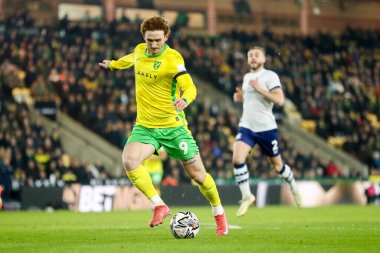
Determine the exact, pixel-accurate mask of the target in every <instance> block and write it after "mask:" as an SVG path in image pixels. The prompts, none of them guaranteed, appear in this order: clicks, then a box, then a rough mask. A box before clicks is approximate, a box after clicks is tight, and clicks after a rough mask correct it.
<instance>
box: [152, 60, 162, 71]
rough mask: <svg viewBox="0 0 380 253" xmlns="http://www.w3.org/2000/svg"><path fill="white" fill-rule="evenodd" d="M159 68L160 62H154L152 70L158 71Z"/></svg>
mask: <svg viewBox="0 0 380 253" xmlns="http://www.w3.org/2000/svg"><path fill="white" fill-rule="evenodd" d="M160 66H161V62H160V61H155V62H154V63H153V68H154V70H157V69H159V68H160Z"/></svg>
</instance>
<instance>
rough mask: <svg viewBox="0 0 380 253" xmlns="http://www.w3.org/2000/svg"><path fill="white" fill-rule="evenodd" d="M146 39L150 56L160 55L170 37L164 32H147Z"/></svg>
mask: <svg viewBox="0 0 380 253" xmlns="http://www.w3.org/2000/svg"><path fill="white" fill-rule="evenodd" d="M144 39H145V42H146V44H147V48H148V54H158V53H160V52H161V50H162V48H164V46H165V42H166V41H167V40H168V35H166V36H165V35H164V31H162V30H154V31H146V32H145V35H144Z"/></svg>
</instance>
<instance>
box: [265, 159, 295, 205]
mask: <svg viewBox="0 0 380 253" xmlns="http://www.w3.org/2000/svg"><path fill="white" fill-rule="evenodd" d="M269 162H270V164H271V165H272V168H273V169H274V170H275V171H276V172H277V173H278V174H279V175H280V177H282V178H283V179H284V180H285V181H286V182H287V183H288V184H289V186H290V191H291V192H292V194H293V197H294V200H295V202H296V204H297V206H298V207H300V206H301V204H302V203H301V197H300V195H299V192H298V189H297V185H296V181H295V179H294V175H293V172H292V170H291V169H290V167H289V166H288V165H287V164H284V163H283V162H282V158H281V155H277V156H274V157H269Z"/></svg>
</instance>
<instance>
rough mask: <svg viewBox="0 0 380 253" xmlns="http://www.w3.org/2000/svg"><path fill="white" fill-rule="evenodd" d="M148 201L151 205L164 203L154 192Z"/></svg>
mask: <svg viewBox="0 0 380 253" xmlns="http://www.w3.org/2000/svg"><path fill="white" fill-rule="evenodd" d="M150 201H151V202H152V204H153V206H162V205H165V202H164V201H163V200H162V199H161V197H160V195H158V194H156V195H154V196H153V197H152V198H151V199H150Z"/></svg>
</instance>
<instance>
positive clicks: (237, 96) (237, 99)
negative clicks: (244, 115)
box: [234, 87, 244, 103]
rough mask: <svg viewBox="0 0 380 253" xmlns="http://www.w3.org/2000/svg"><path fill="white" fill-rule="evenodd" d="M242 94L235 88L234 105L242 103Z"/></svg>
mask: <svg viewBox="0 0 380 253" xmlns="http://www.w3.org/2000/svg"><path fill="white" fill-rule="evenodd" d="M243 100H244V99H243V92H242V91H241V89H240V88H239V87H236V90H235V93H234V101H235V102H236V103H239V102H243Z"/></svg>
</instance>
